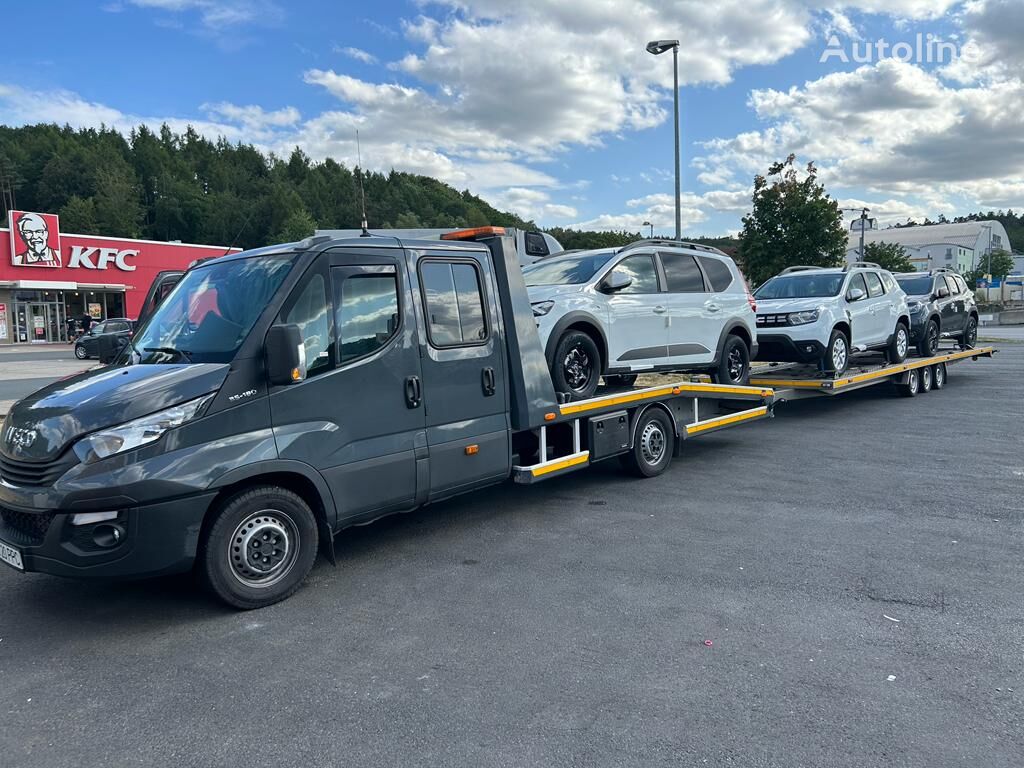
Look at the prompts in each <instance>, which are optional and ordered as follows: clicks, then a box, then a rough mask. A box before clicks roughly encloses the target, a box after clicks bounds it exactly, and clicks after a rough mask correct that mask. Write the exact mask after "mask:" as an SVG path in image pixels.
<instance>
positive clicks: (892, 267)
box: [864, 242, 914, 272]
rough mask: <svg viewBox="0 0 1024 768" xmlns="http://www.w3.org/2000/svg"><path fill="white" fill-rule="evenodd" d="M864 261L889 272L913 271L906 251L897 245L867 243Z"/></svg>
mask: <svg viewBox="0 0 1024 768" xmlns="http://www.w3.org/2000/svg"><path fill="white" fill-rule="evenodd" d="M864 261H871V262H874V263H875V264H877V265H878V266H880V267H881V268H882V269H887V270H889V271H890V272H913V271H914V265H913V264H912V263H911V261H910V257H909V256H907V249H906V248H904V247H903V246H902V245H900V244H899V243H882V242H878V243H867V244H866V245H865V246H864Z"/></svg>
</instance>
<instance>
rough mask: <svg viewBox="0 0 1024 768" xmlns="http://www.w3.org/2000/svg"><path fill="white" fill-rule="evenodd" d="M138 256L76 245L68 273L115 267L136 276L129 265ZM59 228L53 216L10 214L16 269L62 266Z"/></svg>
mask: <svg viewBox="0 0 1024 768" xmlns="http://www.w3.org/2000/svg"><path fill="white" fill-rule="evenodd" d="M138 255H139V251H138V250H137V249H133V248H128V249H123V250H122V249H120V248H102V247H99V246H91V245H73V246H71V250H70V252H69V257H68V263H67V266H68V268H69V269H107V268H108V267H109V266H111V265H113V266H114V267H116V268H117V269H120V270H121V271H122V272H134V271H135V264H133V263H131V261H129V260H130V259H135V258H136V257H137V256H138ZM62 263H63V262H62V261H61V252H60V227H59V226H58V222H57V216H56V215H54V214H52V213H27V212H25V211H11V264H13V265H14V266H15V267H55V268H58V269H59V268H60V266H61V265H62Z"/></svg>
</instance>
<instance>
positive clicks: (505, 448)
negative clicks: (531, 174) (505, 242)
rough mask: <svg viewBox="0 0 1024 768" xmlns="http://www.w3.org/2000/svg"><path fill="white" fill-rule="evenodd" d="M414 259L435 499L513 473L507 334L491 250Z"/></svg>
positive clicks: (417, 255) (424, 255)
mask: <svg viewBox="0 0 1024 768" xmlns="http://www.w3.org/2000/svg"><path fill="white" fill-rule="evenodd" d="M414 258H415V270H416V272H415V274H416V278H417V282H418V287H417V290H416V292H415V293H416V301H417V302H418V304H419V310H418V311H419V315H420V317H422V318H423V319H424V322H423V323H422V328H421V332H420V356H421V360H420V364H421V366H422V370H423V405H424V408H425V410H426V413H425V415H426V428H427V445H428V447H429V451H430V499H431V500H435V499H437V498H441V497H444V496H449V495H452V494H454V493H459V492H461V491H464V490H467V489H469V488H472V487H473V486H476V485H485V484H487V483H489V482H493V481H494V480H496V479H500V478H503V477H507V476H508V474H509V472H510V471H511V455H510V446H509V427H508V389H507V385H506V371H505V340H504V335H503V331H502V325H501V322H500V315H499V313H498V305H497V302H496V296H495V283H494V279H493V275H492V273H491V269H490V261H489V259H488V253H487V252H486V251H472V250H465V251H459V252H457V253H453V252H451V251H448V252H445V251H438V252H436V253H435V252H429V251H427V252H424V251H419V252H416V253H415V254H414Z"/></svg>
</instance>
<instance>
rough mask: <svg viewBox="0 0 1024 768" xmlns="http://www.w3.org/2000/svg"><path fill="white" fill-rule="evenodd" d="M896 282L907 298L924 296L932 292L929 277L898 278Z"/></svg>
mask: <svg viewBox="0 0 1024 768" xmlns="http://www.w3.org/2000/svg"><path fill="white" fill-rule="evenodd" d="M896 282H897V283H899V284H900V288H902V289H903V292H904V293H905V294H907V296H924V295H925V294H927V293H931V292H932V278H931V275H925V276H924V277H898V278H896Z"/></svg>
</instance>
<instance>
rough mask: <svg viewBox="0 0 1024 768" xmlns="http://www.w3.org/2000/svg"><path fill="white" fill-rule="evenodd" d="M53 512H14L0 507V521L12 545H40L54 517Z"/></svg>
mask: <svg viewBox="0 0 1024 768" xmlns="http://www.w3.org/2000/svg"><path fill="white" fill-rule="evenodd" d="M55 516H56V515H55V513H53V512H16V511H15V510H13V509H6V508H2V507H0V520H3V522H4V525H5V526H6V528H7V533H8V534H13V535H11V536H10V538H12V539H15V541H12V542H11V543H12V544H24V545H32V544H42V543H43V539H45V538H46V532H47V531H48V530H50V523H52V522H53V518H54V517H55Z"/></svg>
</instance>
